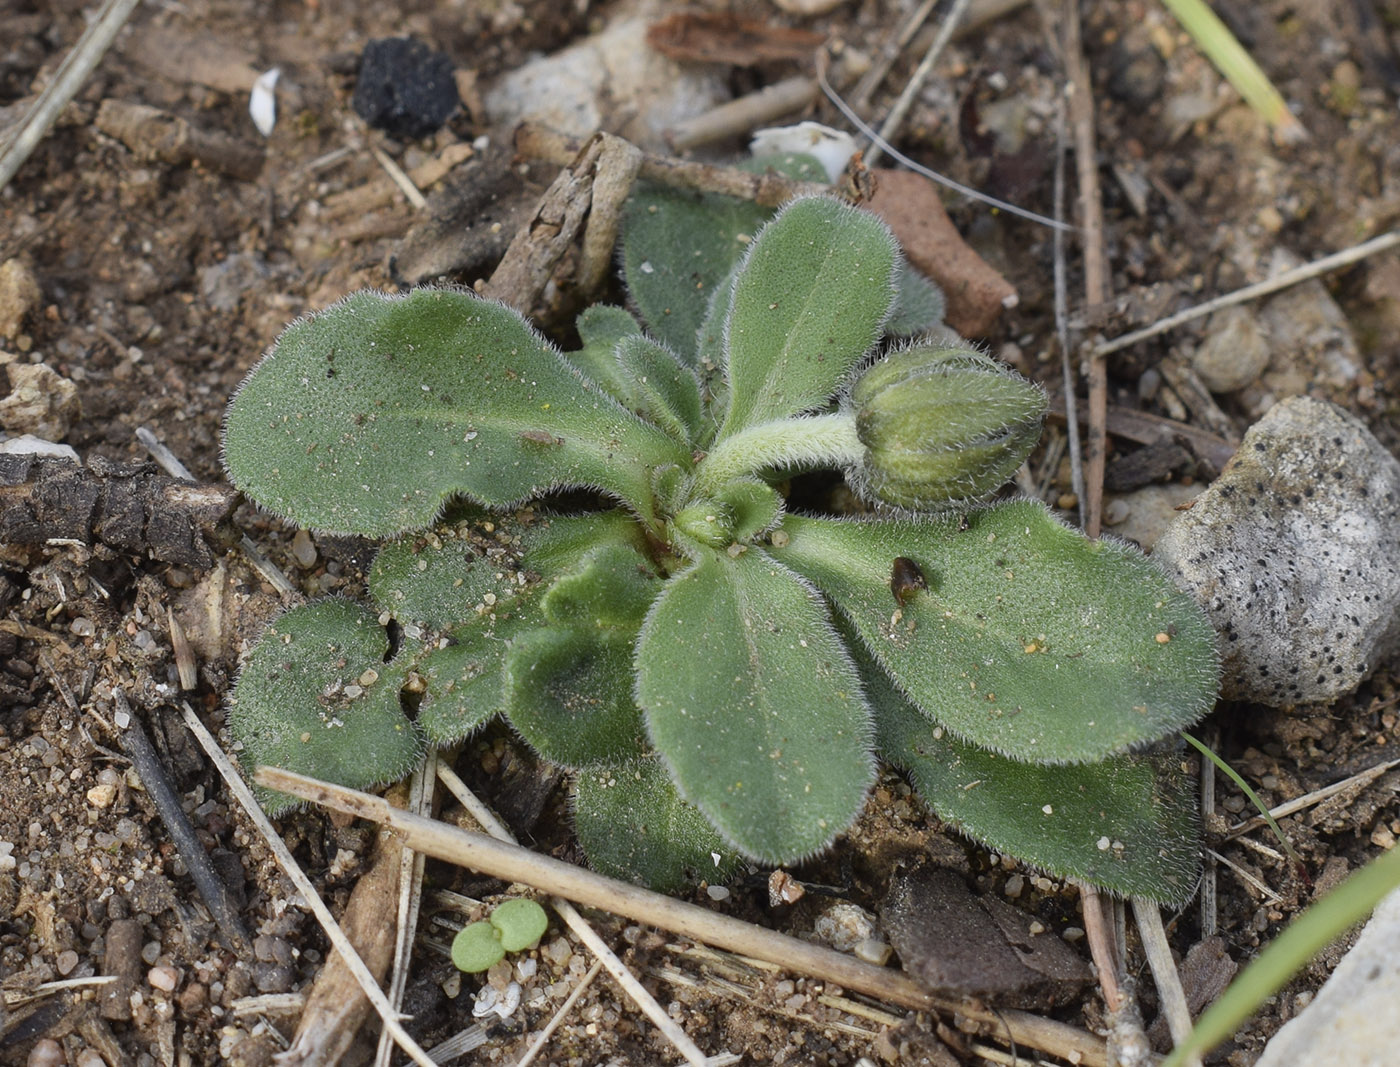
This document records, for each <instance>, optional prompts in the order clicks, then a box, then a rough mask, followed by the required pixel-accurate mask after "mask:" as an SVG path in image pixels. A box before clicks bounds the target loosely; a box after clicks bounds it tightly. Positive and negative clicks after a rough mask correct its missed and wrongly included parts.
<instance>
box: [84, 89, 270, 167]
mask: <svg viewBox="0 0 1400 1067" xmlns="http://www.w3.org/2000/svg"><path fill="white" fill-rule="evenodd" d="M94 123H95V125H96V126H97V128H98V129H99V130H101V131H102V132H103V133H105V134H106V135H107V136H108V137H115V138H116V139H117V140H118V141H120V142H121V143H122V144H124V145H126V147H127V148H128V149H130V151H131V154H132V155H133V156H135V157H136V158H137V159H138V160H140V161H142V162H143V163H149V162H158V163H168V164H170V165H171V166H175V167H188V166H193V165H199V166H201V167H205V168H206V169H208V170H212V171H216V172H217V173H219V174H227V175H228V176H229V177H231V178H237V179H238V180H239V181H252V180H253V179H255V178H256V177H257V176H258V174H259V173H260V172H261V171H262V167H263V159H264V152H263V149H262V148H261V147H260V146H254V145H250V144H246V143H245V142H243V141H240V140H239V139H238V138H236V137H230V136H229V135H228V134H225V133H220V132H218V131H215V130H202V129H200V128H199V127H198V126H195V125H194V124H193V123H191V122H188V121H186V120H185V119H182V118H181V117H180V116H179V115H172V114H171V113H170V112H169V111H162V110H161V109H160V108H156V107H150V106H148V105H146V104H132V103H128V102H127V101H125V100H104V101H102V104H101V106H100V107H98V109H97V118H96V119H95V120H94Z"/></svg>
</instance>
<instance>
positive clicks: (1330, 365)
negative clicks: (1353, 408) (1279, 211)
mask: <svg viewBox="0 0 1400 1067" xmlns="http://www.w3.org/2000/svg"><path fill="white" fill-rule="evenodd" d="M1298 262H1299V261H1298V259H1297V258H1296V257H1293V256H1290V255H1288V254H1287V253H1285V252H1284V251H1283V250H1281V249H1275V251H1274V256H1273V260H1272V262H1271V264H1270V268H1269V273H1270V275H1274V274H1278V273H1281V272H1282V271H1283V270H1286V269H1288V268H1290V267H1294V266H1297V265H1298ZM1258 324H1259V326H1260V327H1261V329H1262V330H1263V333H1264V335H1265V336H1266V337H1267V338H1268V340H1269V365H1268V367H1266V368H1265V369H1264V371H1263V373H1262V374H1261V375H1259V377H1258V380H1257V381H1255V382H1252V383H1249V384H1247V385H1246V386H1245V387H1244V388H1243V389H1242V390H1241V391H1240V393H1239V394H1238V400H1239V403H1240V404H1241V405H1242V406H1243V407H1244V409H1245V410H1246V411H1247V412H1249V413H1250V414H1251V415H1252V416H1253V417H1255V418H1259V417H1260V416H1261V415H1263V414H1264V413H1265V412H1267V411H1268V410H1269V408H1271V407H1272V406H1273V405H1274V403H1275V402H1277V401H1279V400H1283V399H1285V398H1287V397H1290V396H1305V395H1306V396H1317V397H1322V398H1323V399H1326V400H1332V401H1336V402H1341V403H1349V402H1351V401H1352V400H1353V399H1357V400H1359V401H1360V402H1361V403H1362V404H1363V405H1368V406H1369V405H1370V404H1372V403H1374V401H1375V378H1374V376H1373V375H1372V374H1371V372H1370V371H1368V370H1367V369H1366V360H1365V358H1364V357H1363V356H1362V355H1361V349H1360V347H1359V346H1358V344H1357V342H1356V335H1355V333H1354V332H1353V331H1352V328H1351V323H1350V322H1349V321H1348V320H1347V317H1346V313H1345V312H1343V311H1342V309H1341V307H1340V305H1338V303H1337V302H1336V301H1335V300H1333V299H1332V294H1331V293H1329V292H1328V291H1327V287H1326V286H1324V285H1323V284H1322V282H1321V281H1319V280H1318V279H1316V278H1314V279H1312V280H1311V281H1306V282H1303V283H1302V284H1301V285H1295V286H1292V287H1290V288H1288V289H1285V290H1284V291H1283V292H1281V293H1279V294H1278V295H1277V296H1274V297H1271V298H1270V299H1268V300H1266V301H1264V302H1263V303H1262V304H1261V305H1260V306H1259V311H1258Z"/></svg>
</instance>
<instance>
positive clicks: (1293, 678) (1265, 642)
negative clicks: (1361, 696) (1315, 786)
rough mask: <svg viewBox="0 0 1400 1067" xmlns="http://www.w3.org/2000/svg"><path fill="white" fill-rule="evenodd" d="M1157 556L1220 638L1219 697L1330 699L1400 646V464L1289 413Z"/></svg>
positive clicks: (1243, 449) (1304, 400)
mask: <svg viewBox="0 0 1400 1067" xmlns="http://www.w3.org/2000/svg"><path fill="white" fill-rule="evenodd" d="M1153 556H1154V558H1155V559H1157V560H1158V561H1159V562H1160V563H1162V564H1164V565H1165V566H1166V567H1167V569H1168V571H1169V572H1171V573H1173V574H1174V576H1175V577H1176V578H1177V582H1178V584H1179V585H1180V586H1181V587H1182V588H1183V589H1186V590H1187V591H1188V592H1190V593H1192V594H1193V595H1194V596H1195V597H1196V599H1197V600H1199V601H1200V602H1201V604H1202V606H1203V607H1204V608H1205V609H1206V612H1207V614H1208V615H1209V616H1210V618H1211V621H1212V622H1213V623H1214V624H1215V627H1216V629H1217V630H1218V631H1219V633H1220V647H1221V658H1222V660H1223V667H1224V677H1223V681H1222V693H1223V695H1224V696H1226V697H1227V698H1230V699H1235V700H1250V701H1256V702H1258V703H1262V704H1269V705H1271V706H1275V707H1286V706H1290V705H1293V704H1306V703H1322V702H1327V701H1332V700H1335V699H1336V698H1337V697H1339V696H1342V695H1343V694H1346V693H1349V692H1351V691H1352V690H1354V689H1355V688H1356V687H1357V686H1358V685H1359V684H1360V683H1361V681H1362V679H1363V678H1365V676H1366V675H1367V673H1368V672H1369V671H1370V669H1371V667H1372V666H1373V665H1374V664H1375V663H1376V661H1377V660H1378V659H1379V658H1380V657H1382V656H1384V655H1386V654H1387V653H1389V652H1390V651H1392V650H1393V649H1395V648H1396V647H1397V645H1400V462H1397V461H1396V459H1395V457H1394V456H1392V455H1391V454H1390V453H1389V452H1387V451H1386V450H1385V448H1384V446H1382V445H1381V443H1380V442H1379V441H1377V440H1376V439H1375V437H1373V436H1372V435H1371V433H1370V431H1369V430H1367V429H1366V427H1365V426H1364V425H1362V424H1361V423H1360V422H1359V421H1357V420H1356V419H1355V418H1353V417H1352V416H1350V415H1348V414H1346V413H1345V412H1343V411H1340V410H1339V409H1337V408H1335V407H1333V406H1332V405H1331V404H1329V403H1327V402H1325V401H1321V400H1314V399H1312V398H1310V397H1294V398H1292V399H1289V400H1285V401H1283V402H1282V403H1279V404H1278V405H1276V406H1275V407H1274V408H1273V409H1271V410H1270V411H1269V413H1268V414H1267V415H1265V416H1264V418H1263V419H1261V420H1260V421H1259V422H1258V423H1256V424H1255V425H1254V426H1252V427H1251V428H1250V430H1249V432H1248V433H1247V434H1245V438H1244V441H1243V442H1242V443H1241V445H1240V449H1239V452H1238V453H1237V454H1236V456H1235V458H1234V459H1233V460H1231V462H1230V463H1229V464H1228V465H1227V466H1226V468H1225V470H1224V471H1223V472H1222V473H1221V476H1220V477H1219V478H1218V479H1217V480H1216V481H1215V482H1214V483H1213V484H1212V485H1211V486H1210V488H1209V489H1207V490H1206V491H1205V492H1204V493H1202V494H1201V496H1200V497H1199V498H1197V500H1196V503H1195V506H1194V507H1192V508H1191V510H1190V511H1185V512H1182V513H1181V516H1180V517H1179V518H1178V519H1177V520H1176V522H1175V523H1173V524H1172V526H1171V527H1170V528H1169V529H1168V530H1167V532H1166V533H1165V534H1163V536H1162V537H1161V539H1160V540H1158V542H1157V545H1156V548H1155V550H1154V552H1153Z"/></svg>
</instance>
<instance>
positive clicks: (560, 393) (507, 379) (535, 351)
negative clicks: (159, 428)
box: [224, 289, 687, 537]
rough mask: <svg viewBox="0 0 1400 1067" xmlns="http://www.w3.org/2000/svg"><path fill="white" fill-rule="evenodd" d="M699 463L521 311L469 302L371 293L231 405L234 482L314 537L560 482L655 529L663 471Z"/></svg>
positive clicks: (455, 295) (349, 302)
mask: <svg viewBox="0 0 1400 1067" xmlns="http://www.w3.org/2000/svg"><path fill="white" fill-rule="evenodd" d="M686 457H687V452H686V450H685V449H684V448H683V446H681V445H679V444H677V443H676V442H675V441H672V440H671V439H670V438H669V437H667V436H666V435H665V434H664V433H662V432H661V431H660V430H658V429H656V428H655V427H653V426H650V425H649V424H647V423H645V422H643V421H642V420H640V419H638V418H637V417H636V416H635V415H633V414H632V413H631V412H629V411H627V410H625V409H624V408H623V407H622V406H621V405H620V404H619V403H618V402H617V401H616V400H614V399H613V398H612V397H611V396H610V395H608V394H607V393H606V392H604V391H602V390H601V389H600V388H599V387H598V386H597V385H596V384H595V383H594V382H592V381H591V380H589V379H587V378H585V377H583V376H582V375H581V374H580V373H579V372H578V371H577V369H575V368H574V367H572V366H571V365H570V364H569V363H568V362H567V361H566V360H565V359H564V358H563V357H562V356H561V355H560V354H559V353H558V352H557V351H555V350H554V349H553V348H552V347H551V346H550V345H549V344H548V343H547V342H545V341H544V340H543V338H541V337H540V336H539V334H537V333H535V331H534V330H532V329H531V328H530V327H529V326H528V325H526V323H525V321H524V320H523V319H522V318H521V317H520V316H519V315H518V314H516V313H515V312H514V311H511V310H510V309H509V308H507V307H505V306H504V305H501V304H494V303H491V302H489V301H485V300H481V299H479V298H477V297H475V296H473V295H470V294H468V293H464V292H457V291H450V290H441V289H418V290H415V291H413V292H411V293H409V294H408V295H407V296H404V297H391V296H386V295H384V294H380V293H374V292H359V293H354V294H352V295H351V296H348V297H346V298H345V299H344V300H342V301H341V302H340V303H338V304H336V305H334V306H333V307H331V308H328V309H327V310H326V311H324V312H322V313H320V314H318V315H315V316H313V317H311V318H308V319H303V320H301V321H299V322H297V323H294V324H293V325H292V326H290V327H288V328H287V330H286V331H285V332H284V333H283V334H282V337H281V338H280V339H279V340H278V342H277V344H276V346H275V347H274V348H273V350H272V351H271V352H270V353H269V354H268V356H267V357H266V358H265V359H264V360H263V361H262V362H261V363H260V364H258V366H257V367H256V368H255V369H254V370H253V373H252V374H250V375H249V376H248V379H247V380H246V381H245V382H244V383H243V386H242V387H241V388H240V390H239V392H238V395H237V396H235V397H234V400H233V403H232V404H231V405H230V407H229V411H228V418H227V422H226V425H225V434H224V458H225V463H226V464H227V467H228V471H229V477H230V479H231V480H232V481H233V482H234V483H235V484H236V485H237V486H238V487H239V488H241V489H242V490H243V491H244V492H246V493H247V494H248V495H249V496H250V497H252V498H253V499H254V500H256V501H257V502H258V503H259V504H261V505H262V506H264V507H266V508H269V509H270V510H272V511H275V512H277V513H279V514H282V515H286V516H288V517H290V518H292V519H294V520H295V521H297V522H299V523H301V524H303V525H305V526H309V527H312V528H315V529H321V530H331V531H339V532H345V533H358V534H364V535H366V536H371V537H383V536H388V535H392V534H396V533H400V532H403V531H406V530H414V529H421V528H423V527H425V526H428V525H429V524H430V523H431V522H432V521H433V519H434V518H435V517H436V516H437V514H438V513H439V512H440V511H441V510H442V507H443V505H444V503H445V502H446V501H448V500H450V499H451V498H452V497H454V496H456V495H458V494H466V495H467V496H469V497H471V498H472V499H474V500H476V501H479V502H480V503H483V504H486V505H489V506H493V507H503V506H506V505H510V504H513V503H516V502H519V501H522V500H525V499H528V498H529V497H532V496H534V495H537V494H538V493H540V492H542V491H544V490H547V489H551V488H553V487H556V486H561V485H584V486H594V487H597V488H599V489H602V490H605V491H607V492H609V493H612V494H615V495H616V496H618V497H619V498H620V499H622V500H623V501H625V502H626V503H627V504H628V505H630V506H631V507H632V508H633V509H635V510H636V511H637V512H638V514H639V515H641V516H642V517H643V518H644V519H650V518H654V516H653V515H652V501H651V494H650V491H649V484H648V477H649V470H650V468H651V467H653V466H655V465H657V464H659V463H664V462H685V461H686Z"/></svg>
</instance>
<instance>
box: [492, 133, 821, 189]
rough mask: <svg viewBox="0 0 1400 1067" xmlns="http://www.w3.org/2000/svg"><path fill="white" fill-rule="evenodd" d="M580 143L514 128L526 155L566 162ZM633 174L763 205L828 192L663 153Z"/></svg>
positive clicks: (811, 185) (674, 186) (518, 145)
mask: <svg viewBox="0 0 1400 1067" xmlns="http://www.w3.org/2000/svg"><path fill="white" fill-rule="evenodd" d="M582 148H583V144H582V143H581V142H580V141H579V140H578V139H577V138H575V137H569V136H566V135H565V134H562V133H556V132H555V131H553V130H550V129H546V128H545V127H543V126H536V125H534V124H533V123H528V122H527V123H525V124H523V125H522V126H520V127H519V128H518V129H517V130H516V131H515V151H516V153H517V154H518V155H521V156H523V157H525V158H526V159H539V160H543V161H544V162H546V163H557V164H558V165H560V166H568V165H569V164H570V163H571V162H572V161H573V160H574V159H575V158H576V157H577V156H578V154H579V152H580V150H581V149H582ZM637 176H638V177H639V178H642V179H644V180H646V181H650V182H656V183H657V184H658V185H664V186H666V187H667V188H670V189H690V190H692V191H694V192H698V193H720V194H722V195H724V196H734V197H738V198H739V199H741V200H752V201H753V202H754V203H756V204H760V205H762V206H764V207H778V206H779V205H780V204H782V203H784V202H786V201H788V200H791V199H792V198H793V197H795V196H817V195H821V194H824V193H825V194H830V192H831V189H830V187H828V186H826V185H822V184H821V183H819V182H800V181H794V180H793V179H791V178H785V177H783V176H782V175H780V174H771V173H765V174H752V173H750V172H749V171H746V170H740V169H739V168H737V167H719V166H715V165H713V164H710V163H691V162H688V161H686V160H682V159H672V158H670V157H667V156H653V155H643V156H642V163H641V167H640V169H639V170H638V173H637Z"/></svg>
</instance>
